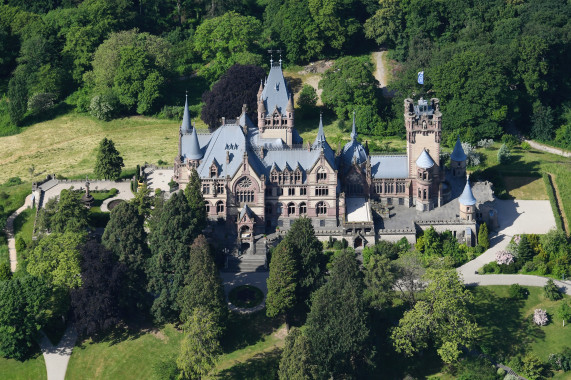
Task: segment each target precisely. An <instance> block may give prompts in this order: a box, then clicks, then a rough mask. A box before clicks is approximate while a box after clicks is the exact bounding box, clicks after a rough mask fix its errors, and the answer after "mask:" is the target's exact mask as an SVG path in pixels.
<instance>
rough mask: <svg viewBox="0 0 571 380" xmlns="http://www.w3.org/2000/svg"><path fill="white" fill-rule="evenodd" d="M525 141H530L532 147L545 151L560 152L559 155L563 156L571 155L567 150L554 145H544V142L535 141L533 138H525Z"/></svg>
mask: <svg viewBox="0 0 571 380" xmlns="http://www.w3.org/2000/svg"><path fill="white" fill-rule="evenodd" d="M525 142H526V143H528V144H529V145H531V147H532V148H535V149H537V150H542V151H544V152H548V153H553V154H558V155H560V156H563V157H571V152H568V151H565V150H563V149H561V148H554V147H552V146H548V145H543V144H540V143H538V142H536V141H533V140H525Z"/></svg>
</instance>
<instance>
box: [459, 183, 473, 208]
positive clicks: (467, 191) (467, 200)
mask: <svg viewBox="0 0 571 380" xmlns="http://www.w3.org/2000/svg"><path fill="white" fill-rule="evenodd" d="M458 202H460V204H463V205H464V206H473V205H475V204H476V198H474V194H472V189H471V188H470V180H469V179H466V186H464V191H463V192H462V195H460V198H458Z"/></svg>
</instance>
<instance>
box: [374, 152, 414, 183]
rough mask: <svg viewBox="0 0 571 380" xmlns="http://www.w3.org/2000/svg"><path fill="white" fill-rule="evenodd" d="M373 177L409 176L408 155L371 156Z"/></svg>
mask: <svg viewBox="0 0 571 380" xmlns="http://www.w3.org/2000/svg"><path fill="white" fill-rule="evenodd" d="M371 176H372V177H373V178H408V157H407V156H406V155H390V156H389V155H387V156H371Z"/></svg>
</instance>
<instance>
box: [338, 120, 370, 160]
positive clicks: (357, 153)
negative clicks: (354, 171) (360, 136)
mask: <svg viewBox="0 0 571 380" xmlns="http://www.w3.org/2000/svg"><path fill="white" fill-rule="evenodd" d="M341 157H342V158H343V161H344V162H345V164H346V165H347V166H349V165H351V164H352V163H353V162H354V161H356V162H357V164H362V163H363V162H365V161H367V152H365V148H363V145H361V143H359V141H357V127H356V126H355V112H353V130H352V132H351V141H349V142H348V143H347V144H345V146H344V147H343V152H342V153H341Z"/></svg>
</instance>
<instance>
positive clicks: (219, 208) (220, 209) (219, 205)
mask: <svg viewBox="0 0 571 380" xmlns="http://www.w3.org/2000/svg"><path fill="white" fill-rule="evenodd" d="M223 212H224V202H222V201H218V202H217V203H216V213H217V214H221V213H223Z"/></svg>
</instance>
